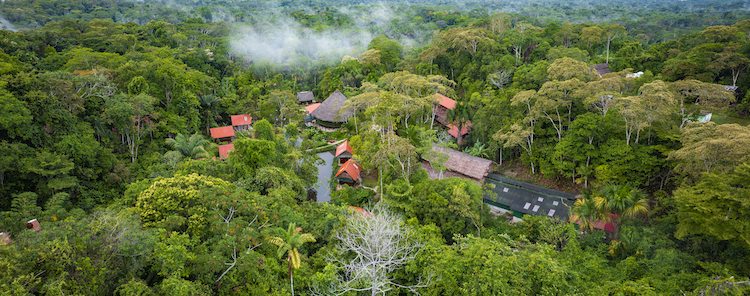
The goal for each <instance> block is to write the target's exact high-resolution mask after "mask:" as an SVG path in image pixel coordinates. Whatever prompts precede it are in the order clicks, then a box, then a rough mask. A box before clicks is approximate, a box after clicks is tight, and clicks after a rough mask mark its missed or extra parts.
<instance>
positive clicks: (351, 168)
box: [335, 159, 362, 186]
mask: <svg viewBox="0 0 750 296" xmlns="http://www.w3.org/2000/svg"><path fill="white" fill-rule="evenodd" d="M361 171H362V168H360V167H359V165H358V164H357V163H356V162H354V161H352V160H351V159H350V160H348V161H347V162H346V163H344V164H343V165H342V166H341V167H340V168H339V170H338V171H337V172H336V176H335V178H336V179H337V180H338V181H339V184H347V185H350V186H351V185H354V184H355V183H357V182H359V173H360V172H361Z"/></svg>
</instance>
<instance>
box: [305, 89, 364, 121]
mask: <svg viewBox="0 0 750 296" xmlns="http://www.w3.org/2000/svg"><path fill="white" fill-rule="evenodd" d="M346 100H347V98H346V96H344V94H342V93H341V92H340V91H339V90H336V91H335V92H333V93H332V94H331V95H330V96H328V98H327V99H326V100H325V101H323V103H321V104H320V106H319V107H318V108H316V109H315V110H314V111H313V112H312V113H311V115H312V116H313V117H315V119H317V120H318V123H321V121H324V122H330V123H334V124H336V123H344V122H346V121H347V120H349V117H351V116H352V115H353V114H354V111H353V110H349V111H347V112H341V108H342V107H344V103H345V102H346Z"/></svg>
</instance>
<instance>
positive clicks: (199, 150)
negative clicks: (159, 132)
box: [164, 133, 216, 159]
mask: <svg viewBox="0 0 750 296" xmlns="http://www.w3.org/2000/svg"><path fill="white" fill-rule="evenodd" d="M164 141H165V142H167V145H169V146H170V147H171V148H172V150H173V151H177V152H179V153H180V154H182V156H183V157H190V158H194V159H195V158H207V157H210V155H209V154H208V151H207V149H208V148H210V147H211V146H213V145H216V144H214V143H212V142H211V141H209V140H206V139H205V138H203V136H202V135H201V134H198V133H195V134H193V135H192V136H190V138H188V137H186V136H185V135H183V134H177V136H175V137H174V139H171V138H167V139H166V140H164Z"/></svg>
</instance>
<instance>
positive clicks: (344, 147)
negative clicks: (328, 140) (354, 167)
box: [336, 140, 354, 157]
mask: <svg viewBox="0 0 750 296" xmlns="http://www.w3.org/2000/svg"><path fill="white" fill-rule="evenodd" d="M345 151H349V153H350V154H354V152H352V146H350V145H349V140H346V141H344V143H341V144H340V145H339V146H338V147H336V157H339V155H341V154H342V153H344V152H345Z"/></svg>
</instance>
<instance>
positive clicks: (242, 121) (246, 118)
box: [231, 114, 253, 132]
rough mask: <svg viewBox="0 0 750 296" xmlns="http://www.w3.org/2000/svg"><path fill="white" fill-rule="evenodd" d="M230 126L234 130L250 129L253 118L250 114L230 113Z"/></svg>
mask: <svg viewBox="0 0 750 296" xmlns="http://www.w3.org/2000/svg"><path fill="white" fill-rule="evenodd" d="M231 118H232V127H233V128H234V131H235V132H244V131H247V130H249V129H250V125H251V124H253V118H252V117H251V116H250V114H240V115H232V116H231Z"/></svg>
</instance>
